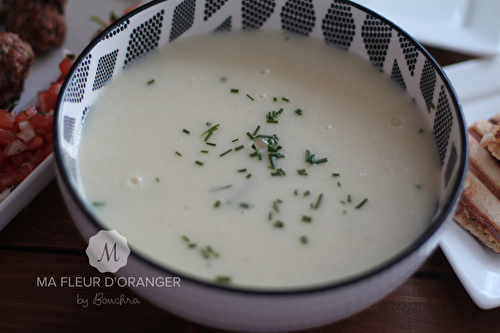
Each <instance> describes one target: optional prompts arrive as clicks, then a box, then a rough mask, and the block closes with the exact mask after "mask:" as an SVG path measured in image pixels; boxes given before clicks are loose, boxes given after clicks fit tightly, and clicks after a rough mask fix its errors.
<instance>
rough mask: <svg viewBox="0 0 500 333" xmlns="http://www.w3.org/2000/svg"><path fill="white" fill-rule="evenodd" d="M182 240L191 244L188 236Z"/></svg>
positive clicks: (183, 236) (184, 236)
mask: <svg viewBox="0 0 500 333" xmlns="http://www.w3.org/2000/svg"><path fill="white" fill-rule="evenodd" d="M182 240H183V241H185V242H186V243H189V241H190V240H189V237H188V236H186V235H182Z"/></svg>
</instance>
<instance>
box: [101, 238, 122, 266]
mask: <svg viewBox="0 0 500 333" xmlns="http://www.w3.org/2000/svg"><path fill="white" fill-rule="evenodd" d="M104 255H106V260H107V261H110V260H111V257H113V260H114V261H115V262H117V261H118V260H120V257H118V258H117V257H116V243H114V244H113V247H112V248H111V252H109V250H108V243H104V248H103V249H102V253H101V257H100V258H99V259H98V260H97V261H98V262H101V261H102V259H103V258H104Z"/></svg>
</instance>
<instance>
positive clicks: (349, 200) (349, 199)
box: [347, 194, 351, 203]
mask: <svg viewBox="0 0 500 333" xmlns="http://www.w3.org/2000/svg"><path fill="white" fill-rule="evenodd" d="M347 202H349V203H350V202H351V195H350V194H348V195H347Z"/></svg>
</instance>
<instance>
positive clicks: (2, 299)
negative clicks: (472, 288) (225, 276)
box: [0, 49, 500, 333]
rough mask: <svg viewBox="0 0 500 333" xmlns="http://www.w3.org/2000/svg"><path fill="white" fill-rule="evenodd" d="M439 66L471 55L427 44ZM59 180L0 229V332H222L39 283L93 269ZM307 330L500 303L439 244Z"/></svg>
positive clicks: (437, 316) (438, 325) (418, 318)
mask: <svg viewBox="0 0 500 333" xmlns="http://www.w3.org/2000/svg"><path fill="white" fill-rule="evenodd" d="M429 50H430V51H431V53H432V54H433V55H434V57H435V58H436V59H437V60H438V62H440V64H441V65H448V64H451V63H456V62H459V61H463V60H467V59H469V57H467V56H464V55H460V54H455V53H450V52H446V51H442V50H436V49H429ZM86 247H87V240H84V239H83V238H82V237H81V236H80V235H79V233H78V231H77V230H76V228H75V226H74V224H73V222H72V220H71V218H70V216H69V213H68V211H67V209H66V206H65V205H64V203H63V200H62V198H61V195H60V192H59V189H58V187H57V184H56V182H55V181H53V182H52V183H50V185H49V186H48V187H47V188H46V189H45V190H43V191H42V192H41V193H40V194H39V195H38V196H37V197H36V198H35V200H33V202H31V204H29V205H28V206H27V207H26V208H25V209H24V210H23V211H22V212H21V213H20V214H19V215H18V216H17V217H16V218H15V219H14V220H13V221H12V222H11V223H10V224H9V225H8V226H7V227H6V228H5V229H4V230H3V231H2V232H0V332H54V333H55V332H192V333H194V332H218V330H215V329H211V328H206V327H203V326H200V325H197V324H194V323H191V322H188V321H186V320H183V319H181V318H178V317H176V316H174V315H171V314H169V313H167V312H164V311H163V310H161V309H159V308H157V307H156V306H154V305H152V304H150V303H149V302H148V301H146V300H145V299H141V298H140V297H138V296H137V295H135V294H134V292H132V291H131V290H129V289H126V288H119V287H113V288H110V289H106V290H105V291H106V295H107V296H108V295H109V296H110V297H111V296H112V297H118V296H120V295H121V294H124V295H125V297H129V298H134V297H138V298H139V300H140V302H141V303H140V304H135V305H132V304H126V305H121V306H119V305H101V306H88V307H87V308H83V307H82V306H81V305H79V304H77V297H81V298H92V297H93V295H94V294H95V293H96V292H99V291H102V290H99V288H82V289H75V288H61V287H59V286H58V287H37V286H36V279H37V277H42V278H43V277H55V278H56V279H59V278H60V277H61V276H69V277H76V276H96V272H97V271H96V270H95V268H94V267H92V266H90V265H89V263H88V258H87V255H86V254H85V249H86ZM305 332H311V333H312V332H314V333H320V332H500V308H497V309H492V310H481V309H480V308H478V307H477V306H476V305H475V304H474V303H473V302H472V300H471V299H470V298H469V296H468V294H467V293H466V291H465V290H464V288H463V287H462V285H461V284H460V281H459V280H458V278H457V276H456V275H455V273H454V272H453V270H452V268H451V267H450V265H449V263H448V261H447V260H446V257H445V256H444V254H443V252H442V251H441V250H440V249H437V250H436V251H435V252H434V254H433V255H432V256H431V257H430V258H429V259H428V260H427V261H426V262H425V264H424V265H423V266H422V267H421V268H420V269H419V270H418V271H417V272H416V273H415V274H413V276H412V277H411V278H410V279H408V280H407V281H406V282H405V283H404V284H403V285H401V286H400V287H399V288H397V289H396V290H395V291H394V292H393V293H391V294H390V295H389V296H387V297H386V298H385V299H383V300H382V301H380V302H378V303H377V304H375V305H374V306H372V307H370V308H368V309H367V310H365V311H363V312H361V313H359V314H356V315H354V316H352V317H350V318H347V319H344V320H342V321H340V322H337V323H333V324H330V325H327V326H323V327H319V328H314V329H310V330H307V331H305Z"/></svg>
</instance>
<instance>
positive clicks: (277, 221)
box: [273, 220, 285, 228]
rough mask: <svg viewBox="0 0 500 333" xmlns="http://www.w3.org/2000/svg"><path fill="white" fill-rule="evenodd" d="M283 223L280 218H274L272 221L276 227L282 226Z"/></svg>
mask: <svg viewBox="0 0 500 333" xmlns="http://www.w3.org/2000/svg"><path fill="white" fill-rule="evenodd" d="M284 225H285V223H283V222H282V221H280V220H276V221H275V222H274V223H273V226H274V227H276V228H283V226H284Z"/></svg>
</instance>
